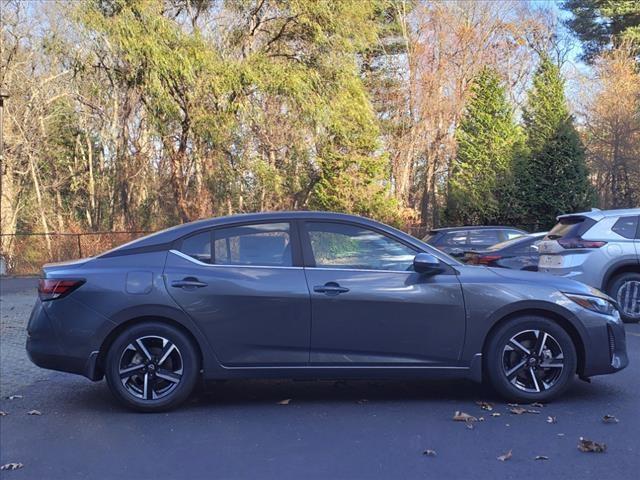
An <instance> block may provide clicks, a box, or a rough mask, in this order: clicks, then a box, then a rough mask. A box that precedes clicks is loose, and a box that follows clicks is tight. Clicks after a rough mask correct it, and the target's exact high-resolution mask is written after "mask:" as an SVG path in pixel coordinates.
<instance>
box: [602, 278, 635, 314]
mask: <svg viewBox="0 0 640 480" xmlns="http://www.w3.org/2000/svg"><path fill="white" fill-rule="evenodd" d="M607 294H608V295H609V296H610V297H611V298H613V299H614V300H617V302H618V304H619V306H620V318H622V321H623V322H624V323H637V322H639V321H640V273H636V272H628V273H623V274H621V275H617V276H616V277H614V278H613V280H612V281H611V282H609V288H608V289H607ZM634 299H635V301H634ZM625 310H626V311H625ZM631 312H633V313H631ZM636 312H637V313H636Z"/></svg>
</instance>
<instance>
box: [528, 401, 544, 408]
mask: <svg viewBox="0 0 640 480" xmlns="http://www.w3.org/2000/svg"><path fill="white" fill-rule="evenodd" d="M531 406H532V407H534V408H544V405H543V404H542V403H540V402H533V403H532V404H531Z"/></svg>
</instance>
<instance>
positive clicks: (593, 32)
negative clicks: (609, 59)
mask: <svg viewBox="0 0 640 480" xmlns="http://www.w3.org/2000/svg"><path fill="white" fill-rule="evenodd" d="M563 8H564V9H566V10H568V11H570V12H571V13H572V14H573V18H571V19H569V20H567V21H566V24H567V26H568V27H569V28H570V29H571V30H572V31H573V32H574V33H575V34H576V36H577V37H578V38H579V39H580V41H581V42H582V45H583V51H584V58H585V59H586V60H587V61H589V62H593V61H595V59H596V58H597V56H598V54H599V53H601V52H602V51H603V50H605V49H608V48H610V47H611V46H616V45H619V44H620V43H621V42H622V41H627V42H634V43H636V46H637V45H640V2H638V1H637V0H566V1H565V2H564V3H563Z"/></svg>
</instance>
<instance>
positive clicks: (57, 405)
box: [0, 279, 640, 480]
mask: <svg viewBox="0 0 640 480" xmlns="http://www.w3.org/2000/svg"><path fill="white" fill-rule="evenodd" d="M34 295H35V281H34V280H33V279H2V296H1V303H0V309H1V314H0V320H1V324H0V335H1V344H0V353H1V357H0V360H1V365H0V391H1V395H2V400H1V401H0V410H2V411H3V412H6V414H7V415H5V416H2V417H0V464H7V463H11V462H15V463H21V464H23V467H22V468H20V469H19V470H15V471H2V472H0V476H1V477H2V478H7V479H9V478H11V479H13V478H15V479H27V478H28V479H49V478H51V479H57V478H60V479H75V478H91V479H98V478H106V479H110V478H142V479H147V478H149V479H150V478H154V479H161V478H162V479H163V478H168V479H173V478H195V479H200V478H207V479H215V478H309V479H310V478H348V479H357V478H384V479H389V478H438V479H439V478H451V479H455V478H479V479H484V478H486V479H496V478H517V479H519V480H521V479H527V478H536V479H539V478H566V479H588V478H616V479H628V478H636V475H637V472H638V470H639V469H640V415H638V405H639V400H640V366H639V365H640V326H639V325H637V324H636V325H628V326H627V345H628V349H629V357H630V362H631V363H630V366H629V367H628V368H627V369H626V370H624V371H622V372H620V373H618V374H616V375H610V376H605V377H595V378H594V379H593V381H592V383H591V384H587V383H585V382H581V381H579V380H576V381H575V382H574V383H573V385H572V387H571V388H570V390H569V391H568V392H567V393H566V394H565V395H564V396H563V397H562V398H561V399H559V400H558V401H555V402H553V403H550V404H547V405H544V406H524V407H526V409H528V410H532V411H533V412H538V413H529V412H527V413H522V414H519V415H518V414H515V413H512V412H511V411H510V410H511V409H512V408H513V406H509V405H507V404H506V403H505V402H503V401H501V400H500V399H498V398H496V397H495V395H494V394H492V393H491V391H490V390H486V389H485V388H484V387H481V386H478V385H475V384H473V383H470V382H463V381H455V382H453V381H437V382H436V381H430V382H424V381H411V382H405V381H388V382H381V381H375V382H368V381H348V382H343V381H335V382H334V381H331V382H326V381H323V382H306V381H305V382H292V381H229V382H226V383H220V384H212V385H209V386H208V388H207V389H206V390H205V389H201V391H200V392H199V393H197V394H196V395H195V396H194V397H193V398H192V400H191V401H190V403H188V404H187V405H185V406H183V407H182V408H180V409H178V410H176V411H172V412H170V413H162V414H136V413H131V412H129V411H127V410H124V409H123V408H121V407H120V406H119V405H117V404H116V403H115V402H114V400H112V398H111V396H110V394H109V391H108V389H107V386H106V384H105V382H99V383H92V382H90V381H88V380H86V379H84V378H81V377H76V376H72V375H67V374H63V373H57V372H50V371H45V370H41V369H38V368H37V367H35V366H33V365H32V364H31V363H30V362H29V360H28V359H27V357H26V353H25V351H24V341H25V327H26V322H27V319H28V316H29V311H30V309H31V306H32V304H33V301H34ZM7 397H9V398H7ZM10 398H12V399H10ZM287 400H289V401H288V402H287ZM481 401H482V402H488V403H489V404H490V406H491V407H492V410H483V409H482V408H481V406H480V405H477V404H476V402H481ZM32 410H37V411H38V412H39V413H41V415H37V414H34V415H28V412H30V411H32ZM456 411H460V412H465V413H468V414H470V415H473V416H475V417H477V418H478V421H476V422H469V423H466V422H455V421H453V419H452V417H453V415H454V413H455V412H456ZM516 412H519V411H518V410H516ZM498 414H499V415H498ZM605 415H613V416H615V418H616V419H617V420H618V421H617V422H616V421H611V422H610V423H605V422H603V420H602V418H603V416H605ZM480 417H482V419H480ZM550 417H551V418H550ZM553 421H555V423H550V422H553ZM469 427H473V428H469ZM580 437H585V438H588V439H591V440H595V441H598V442H604V443H605V444H606V445H607V450H606V453H583V452H581V451H579V450H578V448H577V444H578V439H579V438H580ZM426 450H433V451H434V452H433V454H432V455H425V454H423V452H425V451H426ZM509 451H511V452H512V457H511V458H510V459H508V460H506V461H504V462H503V461H500V460H498V458H497V457H499V456H501V455H503V454H506V453H507V452H509ZM537 456H542V457H547V458H548V459H538V460H536V457H537Z"/></svg>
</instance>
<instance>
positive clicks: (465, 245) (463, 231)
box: [423, 226, 527, 257]
mask: <svg viewBox="0 0 640 480" xmlns="http://www.w3.org/2000/svg"><path fill="white" fill-rule="evenodd" d="M526 234H527V232H525V231H524V230H520V229H517V228H513V227H488V226H475V227H447V228H434V229H433V230H431V231H430V232H429V234H428V235H427V236H426V237H424V238H423V241H425V242H426V243H428V244H429V245H433V246H434V247H436V248H437V249H438V250H442V251H443V252H445V253H448V254H449V255H451V256H452V257H463V256H464V254H465V252H473V251H476V250H484V249H486V248H489V247H490V246H492V245H495V244H496V243H500V242H505V241H507V240H511V239H513V238H516V237H519V236H521V235H526Z"/></svg>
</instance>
